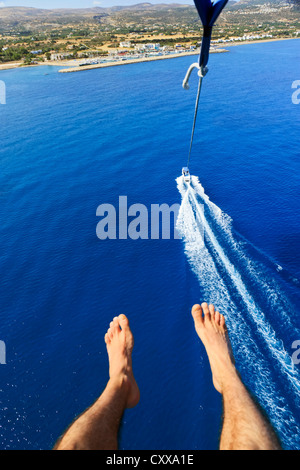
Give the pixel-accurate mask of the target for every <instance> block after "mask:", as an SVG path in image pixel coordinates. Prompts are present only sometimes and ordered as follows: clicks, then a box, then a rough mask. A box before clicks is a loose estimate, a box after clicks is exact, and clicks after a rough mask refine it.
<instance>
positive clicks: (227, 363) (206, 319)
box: [192, 303, 237, 393]
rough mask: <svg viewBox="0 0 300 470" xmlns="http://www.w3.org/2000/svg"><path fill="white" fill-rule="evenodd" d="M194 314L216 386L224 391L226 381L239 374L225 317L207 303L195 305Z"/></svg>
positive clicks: (219, 390) (196, 326)
mask: <svg viewBox="0 0 300 470" xmlns="http://www.w3.org/2000/svg"><path fill="white" fill-rule="evenodd" d="M192 315H193V318H194V321H195V328H196V332H197V334H198V336H199V338H200V339H201V341H202V343H203V344H204V346H205V349H206V352H207V355H208V358H209V362H210V366H211V370H212V374H213V382H214V386H215V388H216V390H217V391H218V392H220V393H222V392H223V387H224V384H225V382H226V381H228V380H231V379H232V378H233V377H236V375H237V371H236V369H235V365H234V359H233V354H232V350H231V345H230V341H229V336H228V332H227V327H226V324H225V318H224V316H223V315H221V314H220V313H219V312H216V311H215V307H214V306H213V305H209V306H208V305H207V303H203V304H202V305H201V306H200V305H194V307H193V308H192Z"/></svg>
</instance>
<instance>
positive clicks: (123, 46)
mask: <svg viewBox="0 0 300 470" xmlns="http://www.w3.org/2000/svg"><path fill="white" fill-rule="evenodd" d="M120 47H122V48H125V49H127V48H129V49H130V48H131V47H132V46H131V42H130V41H124V42H120Z"/></svg>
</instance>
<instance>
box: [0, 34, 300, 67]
mask: <svg viewBox="0 0 300 470" xmlns="http://www.w3.org/2000/svg"><path fill="white" fill-rule="evenodd" d="M295 39H300V38H279V39H278V38H272V39H261V40H256V41H243V42H232V43H224V44H222V46H221V45H220V46H221V47H222V49H221V48H220V49H217V50H212V51H211V54H216V53H219V54H220V53H224V52H229V51H228V50H227V49H223V47H224V48H230V47H236V46H246V45H249V44H260V43H267V42H276V41H293V40H295ZM193 55H199V50H198V51H197V52H196V51H193V52H182V53H178V54H170V55H164V56H154V57H141V58H138V59H128V60H124V61H118V62H108V63H103V64H93V65H86V66H82V67H80V66H79V65H78V60H76V59H73V60H71V61H47V62H41V63H39V64H33V65H24V64H23V62H8V63H4V64H0V72H1V71H2V70H12V69H18V68H24V67H26V68H27V67H39V66H45V65H48V66H53V67H67V68H62V69H61V70H59V72H60V73H72V72H80V71H84V70H93V69H98V68H103V67H114V66H120V65H129V64H136V63H140V62H151V61H155V60H165V59H177V58H178V57H185V56H193ZM74 62H76V65H75V64H74Z"/></svg>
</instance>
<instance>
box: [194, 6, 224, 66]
mask: <svg viewBox="0 0 300 470" xmlns="http://www.w3.org/2000/svg"><path fill="white" fill-rule="evenodd" d="M194 3H195V5H196V8H197V10H198V13H199V16H200V18H201V21H202V24H203V29H204V31H203V38H202V46H201V52H200V58H199V65H200V67H205V66H206V65H207V63H208V59H209V48H210V42H211V35H212V29H213V25H214V23H215V22H216V21H217V19H218V17H219V15H220V14H221V12H222V10H223V8H224V7H225V6H226V4H227V3H228V0H194Z"/></svg>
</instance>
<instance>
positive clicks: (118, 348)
mask: <svg viewBox="0 0 300 470" xmlns="http://www.w3.org/2000/svg"><path fill="white" fill-rule="evenodd" d="M105 343H106V347H107V353H108V357H109V376H110V379H111V380H120V382H121V383H122V384H125V386H126V390H127V395H128V396H127V400H126V406H127V408H133V407H134V406H136V405H137V404H138V402H139V399H140V391H139V388H138V385H137V383H136V381H135V378H134V375H133V370H132V350H133V345H134V340H133V334H132V332H131V329H130V327H129V321H128V318H127V317H126V316H125V315H119V316H118V317H115V318H114V319H113V321H112V322H111V323H110V327H109V329H108V331H107V333H106V335H105Z"/></svg>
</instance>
